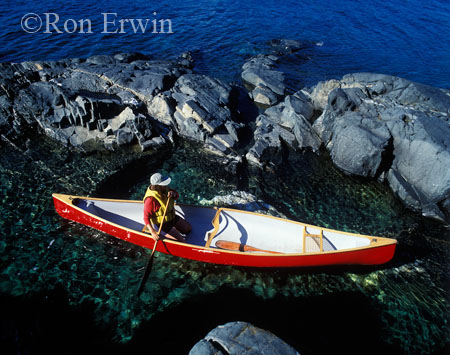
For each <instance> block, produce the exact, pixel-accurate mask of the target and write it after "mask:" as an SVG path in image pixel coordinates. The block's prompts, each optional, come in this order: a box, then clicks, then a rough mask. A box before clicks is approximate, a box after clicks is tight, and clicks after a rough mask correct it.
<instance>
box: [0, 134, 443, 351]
mask: <svg viewBox="0 0 450 355" xmlns="http://www.w3.org/2000/svg"><path fill="white" fill-rule="evenodd" d="M29 146H32V147H33V152H31V151H30V152H28V154H31V155H30V156H29V158H27V156H26V155H24V154H23V153H20V152H18V151H16V150H14V149H12V148H10V147H4V148H2V151H1V154H0V179H1V181H2V189H1V199H2V205H1V211H0V213H1V214H2V216H3V218H2V219H1V222H0V233H1V235H2V240H1V244H0V261H1V264H0V265H1V271H0V288H1V295H2V297H3V299H2V307H4V314H5V317H4V319H3V320H2V327H3V328H4V329H5V331H4V332H3V334H4V335H3V339H4V343H5V344H6V345H7V346H10V348H11V349H13V352H17V351H14V350H17V349H22V351H23V350H26V351H29V352H31V353H39V352H41V351H42V349H46V351H49V352H50V353H58V352H59V351H61V349H64V350H66V351H69V348H70V347H68V348H66V347H67V345H64V344H65V343H68V344H72V345H71V346H73V348H71V349H72V350H71V351H73V352H76V351H78V350H81V349H82V348H83V347H86V346H89V347H92V348H93V349H99V351H100V350H102V351H104V350H105V349H108V347H112V348H114V349H115V351H116V352H129V351H132V350H137V349H142V347H144V346H146V344H147V342H148V339H149V334H152V333H153V332H160V329H161V327H162V328H163V329H170V327H172V326H174V324H176V326H177V327H178V326H179V327H180V328H182V329H183V332H182V334H180V342H178V343H177V344H174V342H173V336H172V334H171V333H170V332H167V333H165V335H160V342H161V344H165V345H167V346H169V347H170V348H171V349H175V350H176V351H175V352H176V353H186V352H187V350H188V349H189V348H190V347H191V346H193V344H194V343H195V342H196V341H197V340H198V339H199V338H201V337H203V336H204V335H205V334H206V332H207V331H209V330H210V329H211V328H213V327H215V326H217V325H218V324H223V323H225V322H227V321H232V320H245V321H250V322H253V323H254V324H255V325H258V326H261V327H264V328H267V329H270V330H271V331H273V332H274V333H275V334H277V335H279V336H281V337H282V338H284V339H285V340H286V341H288V342H289V343H290V344H292V345H293V346H295V347H296V348H297V349H298V350H299V351H300V352H302V353H306V354H308V353H314V352H315V351H317V350H319V351H328V350H332V349H341V350H346V351H347V352H357V351H358V350H359V349H360V348H361V347H363V346H368V344H369V345H370V347H371V348H372V349H374V352H375V351H382V350H383V351H387V350H391V351H394V352H397V353H398V352H401V353H408V352H410V353H420V352H424V353H429V352H432V351H436V350H442V349H443V346H444V344H445V342H446V341H448V340H449V339H448V324H447V322H448V315H449V299H448V293H447V291H448V290H447V286H448V282H449V279H448V275H449V271H450V267H449V265H450V263H449V260H450V259H449V248H448V231H445V229H443V228H441V227H440V226H439V225H437V224H435V223H433V222H430V221H426V220H423V219H422V218H421V217H420V216H417V215H415V214H413V213H411V212H408V211H407V210H405V209H404V208H403V207H402V206H401V204H400V203H399V202H398V201H397V200H396V199H395V198H394V197H393V196H392V195H391V194H390V193H389V191H388V189H387V188H385V187H383V186H382V185H379V184H376V183H371V182H367V181H365V182H364V181H358V180H356V181H355V180H354V179H352V178H349V177H347V176H345V175H343V174H341V173H340V172H339V171H337V169H335V168H334V167H333V166H332V165H331V163H330V162H329V160H328V159H327V158H326V157H325V156H323V157H321V158H315V157H314V156H313V155H308V154H305V155H300V156H296V157H291V158H290V161H289V162H288V164H286V165H285V169H284V170H281V169H280V170H281V171H277V172H273V171H259V170H252V169H250V171H249V172H248V175H247V176H248V183H244V184H242V182H239V181H238V179H237V177H236V176H233V175H231V174H229V173H226V172H225V171H224V170H223V167H222V165H221V164H220V163H218V162H217V161H215V158H214V157H213V156H209V155H208V154H206V153H201V150H199V149H198V147H196V146H195V145H194V146H191V145H190V144H182V145H180V146H178V147H177V148H175V150H174V151H170V150H166V151H163V152H161V153H160V155H158V156H155V155H152V154H144V155H141V156H140V158H139V157H138V156H134V157H133V156H132V155H130V154H128V153H123V154H116V155H112V154H109V153H103V154H92V155H79V154H75V153H68V152H67V151H66V149H65V148H62V147H60V146H58V145H57V144H55V143H52V142H49V141H48V140H46V139H44V140H42V139H35V140H32V141H31V142H30V143H29ZM194 152H195V154H194ZM123 166H126V167H127V169H128V170H127V171H131V173H129V174H128V176H129V179H127V180H124V179H123V172H122V171H123V170H120V169H119V167H123ZM294 166H295V167H296V169H293V168H292V167H294ZM137 167H139V169H137ZM155 170H162V171H164V172H167V173H169V174H170V175H171V176H172V178H173V180H174V187H175V188H177V189H178V190H179V191H180V193H181V195H182V198H181V199H182V202H185V203H200V202H201V201H202V200H203V199H206V200H207V199H211V198H213V197H215V196H217V195H220V196H226V195H228V194H229V193H230V191H234V190H237V189H238V186H237V185H238V184H239V185H240V187H239V188H240V189H244V190H245V191H247V192H249V193H252V194H254V195H255V196H256V198H258V199H260V200H262V201H264V202H266V203H269V204H271V205H272V206H273V207H275V208H276V209H277V211H278V212H279V213H281V214H284V215H287V216H289V217H290V218H294V219H297V220H303V221H308V222H311V223H315V224H320V225H325V226H329V227H332V228H339V229H344V230H349V231H359V232H363V233H368V234H374V235H386V236H392V237H396V238H397V239H398V240H399V243H400V244H399V247H398V250H397V253H396V256H395V258H394V260H393V261H392V262H391V263H389V264H387V265H386V266H382V267H379V268H355V267H353V268H345V267H343V268H328V269H319V270H266V271H259V270H252V269H242V268H232V267H222V266H213V265H205V264H202V263H198V262H192V261H188V260H182V259H179V258H174V257H170V256H166V255H161V254H160V255H158V256H157V258H156V260H155V264H154V267H153V271H152V274H151V276H150V278H149V281H148V283H147V286H146V289H145V291H144V293H143V295H142V297H141V298H140V299H138V298H136V290H137V288H138V286H139V283H140V279H141V277H142V275H143V273H144V269H145V265H146V262H147V260H148V255H149V251H147V250H144V249H142V248H140V247H138V246H134V245H130V244H128V243H126V242H123V241H120V240H116V239H115V238H113V237H110V236H108V235H105V234H102V233H99V232H97V231H95V230H92V229H90V228H87V227H84V226H81V225H78V224H75V223H71V222H67V221H65V220H62V219H61V218H60V217H59V216H57V215H56V213H55V212H54V208H53V205H52V201H51V193H52V192H54V191H58V192H63V193H64V192H66V193H71V192H74V191H76V192H79V193H80V194H91V195H95V196H104V197H108V196H112V195H114V196H120V197H123V198H136V199H140V198H141V196H142V194H143V191H144V190H145V188H146V186H147V181H148V178H149V176H150V175H151V173H152V172H153V171H155ZM133 171H135V172H134V173H133ZM136 171H137V172H136ZM18 196H20V198H17V197H18ZM280 196H282V198H280ZM203 201H204V200H203ZM445 233H447V234H445ZM39 309H42V310H43V311H38V310H39ZM286 314H289V315H290V318H289V322H288V323H286ZM193 319H196V321H195V325H194V324H193V323H192V320H193ZM85 323H86V324H85ZM61 327H62V328H61ZM11 329H14V332H15V333H13V331H11ZM317 329H323V332H318V331H317ZM65 330H67V331H69V333H67V332H66V331H65ZM11 333H13V335H9V334H11ZM53 334H57V335H58V336H59V339H60V340H59V341H55V339H54V337H53ZM92 334H95V336H93V335H92ZM324 334H326V336H324ZM348 334H355V336H354V339H356V340H355V341H354V343H352V345H349V343H348V341H347V340H345V341H343V340H342V339H346V338H347V336H348ZM367 334H371V337H370V339H369V340H368V339H367ZM359 337H360V338H359ZM37 339H40V340H37ZM357 339H364V342H363V341H362V340H361V341H358V340H357ZM114 344H116V345H114ZM117 344H122V345H117ZM69 352H70V351H69Z"/></svg>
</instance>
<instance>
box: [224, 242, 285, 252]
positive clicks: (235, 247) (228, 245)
mask: <svg viewBox="0 0 450 355" xmlns="http://www.w3.org/2000/svg"><path fill="white" fill-rule="evenodd" d="M216 247H218V248H221V249H228V250H236V251H259V252H261V253H272V254H282V253H279V252H276V251H271V250H264V249H259V248H255V247H252V246H251V245H246V244H240V243H235V242H229V241H227V240H218V241H217V242H216Z"/></svg>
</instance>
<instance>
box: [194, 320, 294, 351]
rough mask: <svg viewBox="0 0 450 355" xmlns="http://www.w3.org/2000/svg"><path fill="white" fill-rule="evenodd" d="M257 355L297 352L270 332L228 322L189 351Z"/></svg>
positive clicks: (246, 324) (243, 323)
mask: <svg viewBox="0 0 450 355" xmlns="http://www.w3.org/2000/svg"><path fill="white" fill-rule="evenodd" d="M213 354H214V355H227V354H230V355H238V354H239V355H241V354H247V355H251V354H254V355H257V354H258V355H259V354H271V355H278V354H280V355H281V354H284V355H288V354H292V355H298V352H297V351H296V350H295V349H294V348H293V347H291V346H290V345H288V344H287V343H286V342H284V341H283V340H281V339H280V338H278V337H277V336H276V335H274V334H272V333H271V332H269V331H267V330H264V329H261V328H258V327H255V326H254V325H252V324H250V323H246V322H230V323H226V324H224V325H220V326H218V327H217V328H214V329H213V330H211V331H210V332H209V333H208V334H207V335H206V336H205V338H204V339H202V340H200V341H199V342H198V343H197V344H195V345H194V347H193V348H192V349H191V351H189V355H213Z"/></svg>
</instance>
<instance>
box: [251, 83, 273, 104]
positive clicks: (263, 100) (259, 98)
mask: <svg viewBox="0 0 450 355" xmlns="http://www.w3.org/2000/svg"><path fill="white" fill-rule="evenodd" d="M250 98H251V99H252V100H253V101H254V102H256V103H257V104H261V105H265V106H272V105H274V104H276V103H277V102H278V101H279V99H278V96H277V95H276V94H275V93H274V92H273V91H272V90H270V89H269V88H268V87H267V86H265V85H260V86H257V87H256V88H255V89H254V90H253V91H252V92H251V93H250Z"/></svg>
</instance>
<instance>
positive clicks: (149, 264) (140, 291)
mask: <svg viewBox="0 0 450 355" xmlns="http://www.w3.org/2000/svg"><path fill="white" fill-rule="evenodd" d="M169 202H170V196H169V198H168V199H167V203H166V208H165V209H164V215H163V218H162V222H161V224H160V225H159V230H158V237H159V234H160V233H161V229H162V226H163V224H164V218H166V212H167V207H168V206H169ZM158 242H159V238H158V239H157V240H156V241H155V244H154V245H153V250H152V254H151V255H150V259H149V260H148V263H147V268H146V269H145V273H144V277H143V278H142V281H141V284H140V285H139V289H138V292H137V296H138V297H139V296H140V295H141V293H142V291H144V286H145V284H146V282H147V279H148V276H149V275H150V272H151V271H152V268H153V259H154V258H153V256H154V255H155V250H156V246H157V245H158Z"/></svg>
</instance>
